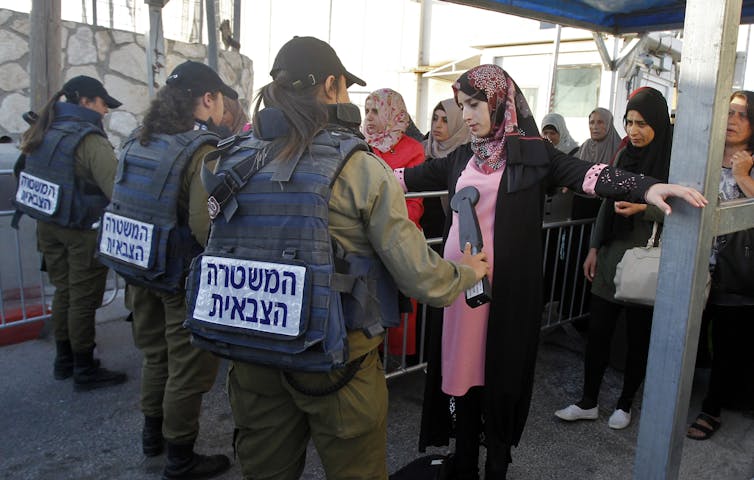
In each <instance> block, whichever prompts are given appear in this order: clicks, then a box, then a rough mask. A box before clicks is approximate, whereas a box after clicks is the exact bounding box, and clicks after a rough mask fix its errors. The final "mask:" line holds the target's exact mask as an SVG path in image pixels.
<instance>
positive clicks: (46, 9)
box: [29, 0, 63, 112]
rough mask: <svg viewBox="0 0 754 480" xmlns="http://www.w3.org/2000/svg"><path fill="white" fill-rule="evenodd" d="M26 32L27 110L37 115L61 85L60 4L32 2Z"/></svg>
mask: <svg viewBox="0 0 754 480" xmlns="http://www.w3.org/2000/svg"><path fill="white" fill-rule="evenodd" d="M30 17H31V31H30V32H29V37H30V38H29V39H30V42H29V44H30V49H29V50H30V51H29V80H30V88H29V90H30V95H29V97H30V98H29V107H30V108H31V109H32V110H34V111H36V112H38V111H39V110H40V109H41V108H42V107H43V106H44V105H45V104H46V103H47V100H49V98H50V97H51V96H52V94H53V93H55V92H57V91H58V89H60V87H61V85H62V83H63V82H62V73H61V53H60V52H61V47H60V0H33V1H32V6H31V15H30Z"/></svg>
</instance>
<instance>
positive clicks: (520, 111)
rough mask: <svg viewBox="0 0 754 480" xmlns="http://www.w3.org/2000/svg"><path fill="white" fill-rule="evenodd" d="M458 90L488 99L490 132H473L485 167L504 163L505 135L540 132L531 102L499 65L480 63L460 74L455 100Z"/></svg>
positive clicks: (480, 162)
mask: <svg viewBox="0 0 754 480" xmlns="http://www.w3.org/2000/svg"><path fill="white" fill-rule="evenodd" d="M459 91H460V92H463V93H465V94H466V95H468V96H470V97H472V98H474V99H476V100H481V101H483V102H487V106H488V108H489V111H490V123H491V129H490V133H489V134H488V135H487V136H486V137H477V136H475V135H474V134H473V133H472V135H471V149H472V151H473V152H474V155H475V157H476V161H477V164H478V165H479V166H480V167H481V168H482V169H484V170H485V171H494V170H497V169H499V168H501V167H502V166H504V165H505V161H506V153H505V141H506V137H510V136H516V135H520V136H539V132H538V130H537V125H536V124H535V123H534V119H533V118H532V115H531V110H529V104H527V103H526V99H525V98H524V96H523V95H522V94H521V92H520V91H519V89H518V87H517V86H516V84H515V82H514V81H513V79H512V78H511V77H510V76H509V75H508V74H507V73H506V72H505V70H503V69H502V68H500V67H498V66H497V65H490V64H486V65H479V66H478V67H474V68H472V69H471V70H469V71H467V72H466V73H464V74H463V75H461V76H460V78H459V79H458V80H457V81H456V82H455V83H454V84H453V93H454V97H455V100H456V102H458V92H459Z"/></svg>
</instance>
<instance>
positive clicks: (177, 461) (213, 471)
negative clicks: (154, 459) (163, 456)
mask: <svg viewBox="0 0 754 480" xmlns="http://www.w3.org/2000/svg"><path fill="white" fill-rule="evenodd" d="M229 468H230V460H229V459H228V457H226V456H225V455H199V454H198V453H196V452H194V444H193V443H188V444H176V443H171V442H168V463H167V465H165V470H163V472H162V480H198V479H202V478H212V477H214V476H216V475H220V474H221V473H223V472H225V471H226V470H228V469H229Z"/></svg>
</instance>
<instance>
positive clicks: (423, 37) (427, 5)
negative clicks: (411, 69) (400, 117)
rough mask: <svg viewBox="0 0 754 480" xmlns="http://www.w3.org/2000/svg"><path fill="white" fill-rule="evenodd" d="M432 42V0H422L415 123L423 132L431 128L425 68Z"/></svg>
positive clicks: (427, 64) (427, 63)
mask: <svg viewBox="0 0 754 480" xmlns="http://www.w3.org/2000/svg"><path fill="white" fill-rule="evenodd" d="M431 43H432V0H422V1H421V14H420V16H419V58H418V61H419V71H418V72H417V73H416V115H415V118H414V123H416V125H417V127H419V130H421V131H422V132H424V131H426V130H429V125H428V124H427V121H428V118H429V106H428V105H427V104H428V103H429V79H428V78H424V73H423V71H424V69H425V67H427V66H429V47H430V44H431Z"/></svg>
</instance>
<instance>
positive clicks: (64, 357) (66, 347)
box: [52, 340, 73, 380]
mask: <svg viewBox="0 0 754 480" xmlns="http://www.w3.org/2000/svg"><path fill="white" fill-rule="evenodd" d="M55 349H56V351H57V352H56V354H55V363H53V370H52V375H53V376H54V377H55V380H65V379H66V378H70V377H71V376H73V350H71V342H69V341H68V340H57V341H56V342H55Z"/></svg>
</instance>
